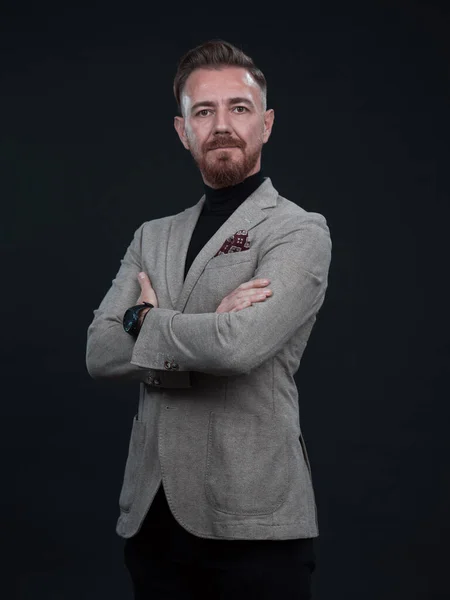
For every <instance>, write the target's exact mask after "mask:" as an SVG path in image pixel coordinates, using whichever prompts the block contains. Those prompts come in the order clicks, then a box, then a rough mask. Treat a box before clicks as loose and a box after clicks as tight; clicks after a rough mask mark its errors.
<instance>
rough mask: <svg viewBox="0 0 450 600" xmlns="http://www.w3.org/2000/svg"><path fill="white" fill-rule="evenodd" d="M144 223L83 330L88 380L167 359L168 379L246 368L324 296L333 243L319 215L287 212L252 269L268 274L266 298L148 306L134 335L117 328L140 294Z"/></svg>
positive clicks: (122, 375) (138, 373)
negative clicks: (213, 306) (240, 303)
mask: <svg viewBox="0 0 450 600" xmlns="http://www.w3.org/2000/svg"><path fill="white" fill-rule="evenodd" d="M143 226H144V224H143V225H141V226H140V227H139V228H138V229H137V230H136V232H135V234H134V238H133V240H132V242H131V244H130V246H129V247H128V249H127V251H126V254H125V256H124V258H123V259H122V260H121V266H120V269H119V271H118V273H117V275H116V277H115V279H114V280H113V282H112V286H111V288H110V289H109V291H108V292H107V294H106V296H105V297H104V298H103V300H102V302H101V304H100V306H99V308H98V309H96V310H95V311H94V320H93V321H92V323H91V325H90V326H89V328H88V334H87V350H86V365H87V369H88V372H89V374H90V375H91V377H93V378H94V379H99V378H107V379H126V380H138V381H139V380H140V381H144V380H145V379H146V378H147V377H148V374H149V373H153V372H155V371H156V372H157V373H161V372H164V369H165V367H164V364H165V362H166V361H173V362H175V363H176V364H177V368H178V371H177V373H172V374H171V375H172V376H174V377H176V376H180V377H182V376H183V372H186V371H200V372H203V373H209V374H212V375H238V374H246V373H249V372H250V371H252V370H253V369H255V368H256V367H258V366H259V365H260V364H262V363H263V362H264V361H266V360H267V359H269V358H271V357H272V356H274V355H275V354H277V353H278V352H279V351H280V349H281V348H282V347H283V345H284V344H285V343H286V342H287V341H288V340H289V338H290V337H291V336H292V335H293V334H294V333H295V331H296V330H297V329H298V328H299V327H301V326H302V325H303V324H304V323H306V322H307V321H308V319H310V318H311V316H312V315H314V314H315V313H317V311H318V310H319V309H320V307H321V305H322V303H323V301H324V297H325V291H326V288H327V285H328V271H329V266H330V262H331V247H332V245H331V238H330V233H329V229H328V226H327V224H326V220H325V218H324V217H323V216H322V215H320V214H318V213H308V214H307V215H306V217H304V218H302V217H297V216H294V217H292V216H291V217H290V218H289V220H288V221H286V222H284V223H283V227H280V228H277V230H276V231H274V232H273V233H272V234H271V236H270V240H268V241H267V242H266V245H265V247H264V248H263V251H262V254H261V257H260V260H259V263H258V267H257V269H256V271H255V273H254V277H255V278H263V277H266V278H268V279H269V280H270V289H271V290H272V296H271V297H270V298H268V299H267V300H266V301H265V302H260V303H257V304H254V305H253V306H250V307H249V308H247V309H245V310H240V311H238V312H225V313H200V314H186V313H182V312H180V311H177V310H170V309H167V308H153V309H152V310H150V311H149V313H148V314H147V316H146V318H145V320H144V322H143V325H142V328H141V331H140V333H139V336H138V338H137V339H136V340H135V339H134V338H132V337H131V336H130V335H128V334H127V333H125V331H124V330H123V327H122V317H123V314H124V312H125V310H126V309H127V308H128V307H129V306H132V305H133V304H135V303H136V299H137V298H138V297H139V294H140V288H139V283H138V280H137V274H138V273H139V271H141V270H142V264H141V257H140V251H139V249H140V248H141V243H140V241H141V236H142V229H143ZM199 284H200V282H199ZM155 291H156V293H158V290H157V289H155ZM155 374H156V373H155ZM167 375H169V374H167ZM175 386H176V384H175Z"/></svg>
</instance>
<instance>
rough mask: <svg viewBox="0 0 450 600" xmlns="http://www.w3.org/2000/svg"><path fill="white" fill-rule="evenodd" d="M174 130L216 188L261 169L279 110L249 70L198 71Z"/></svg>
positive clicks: (189, 83) (205, 178) (187, 88)
mask: <svg viewBox="0 0 450 600" xmlns="http://www.w3.org/2000/svg"><path fill="white" fill-rule="evenodd" d="M181 103H182V114H183V116H182V117H178V116H177V117H175V122H174V125H175V129H176V130H177V133H178V135H179V136H180V140H181V142H182V143H183V145H184V147H185V148H186V149H188V150H190V152H191V154H192V156H193V158H194V160H195V162H196V163H197V165H198V167H199V169H200V172H201V174H202V177H203V181H204V182H205V183H206V184H207V185H209V186H210V187H213V188H220V187H226V186H230V185H236V184H237V183H240V182H241V181H243V180H244V179H245V178H246V177H249V176H250V175H253V174H254V173H257V172H258V171H259V170H260V168H261V151H262V147H263V144H265V143H266V142H267V140H268V139H269V136H270V133H271V131H272V124H273V120H274V112H273V110H272V109H270V110H266V111H264V110H263V108H264V107H263V102H262V97H261V88H260V87H259V85H258V84H257V83H256V81H255V80H254V79H253V78H252V77H251V75H250V74H249V72H248V71H247V70H246V69H243V68H241V67H223V68H222V67H221V68H220V69H219V70H217V69H214V70H210V69H196V70H195V71H193V72H192V73H191V74H190V75H189V77H188V79H187V80H186V83H185V86H184V89H183V92H182V96H181Z"/></svg>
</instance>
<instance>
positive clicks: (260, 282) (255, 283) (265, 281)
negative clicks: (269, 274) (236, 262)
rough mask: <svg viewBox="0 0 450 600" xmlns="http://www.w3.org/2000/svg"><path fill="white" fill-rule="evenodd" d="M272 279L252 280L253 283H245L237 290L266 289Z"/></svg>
mask: <svg viewBox="0 0 450 600" xmlns="http://www.w3.org/2000/svg"><path fill="white" fill-rule="evenodd" d="M269 283H270V279H252V280H251V281H246V282H245V283H241V285H240V286H239V287H238V288H237V289H238V290H249V289H252V288H255V287H264V286H266V285H269Z"/></svg>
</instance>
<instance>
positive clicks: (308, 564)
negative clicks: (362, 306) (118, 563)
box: [86, 41, 331, 600]
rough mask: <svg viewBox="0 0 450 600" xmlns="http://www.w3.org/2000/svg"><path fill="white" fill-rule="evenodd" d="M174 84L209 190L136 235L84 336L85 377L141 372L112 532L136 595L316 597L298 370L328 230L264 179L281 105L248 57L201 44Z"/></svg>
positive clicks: (181, 128) (180, 124)
mask: <svg viewBox="0 0 450 600" xmlns="http://www.w3.org/2000/svg"><path fill="white" fill-rule="evenodd" d="M174 93H175V97H176V99H177V101H178V105H179V108H180V111H181V116H176V117H175V123H174V125H175V129H176V131H177V133H178V135H179V137H180V140H181V142H182V144H183V145H184V147H185V148H186V149H188V150H189V151H190V152H191V154H192V156H193V158H194V160H195V162H196V163H197V165H198V168H199V170H200V173H201V175H202V178H203V184H204V190H205V194H204V195H203V196H202V198H201V199H200V201H199V202H198V203H197V204H195V205H194V206H191V207H190V208H187V209H186V210H184V211H183V212H181V213H179V214H176V215H172V216H169V217H164V218H160V219H154V220H151V221H148V222H145V223H143V224H142V225H141V226H140V227H139V228H138V229H137V230H136V232H135V234H134V238H133V240H132V242H131V244H130V246H129V247H128V249H127V252H126V254H125V257H124V258H123V259H122V261H121V266H120V269H119V271H118V273H117V275H116V278H115V279H114V280H113V282H112V286H111V288H110V289H109V291H108V292H107V294H106V296H105V297H104V299H103V300H102V302H101V304H100V306H99V308H98V309H97V310H95V311H94V320H93V322H92V323H91V325H90V326H89V329H88V340H87V354H86V361H87V368H88V371H89V373H90V375H91V376H92V377H93V378H94V379H102V378H103V379H117V380H134V381H139V382H140V397H139V406H138V412H137V415H136V416H135V417H134V419H133V424H132V431H131V439H130V446H129V453H128V458H127V462H126V466H125V474H124V481H123V486H122V491H121V494H120V498H119V505H120V516H119V519H118V523H117V533H118V534H119V535H120V536H122V537H124V538H126V540H127V541H126V543H125V561H126V565H127V567H128V569H129V571H130V574H131V578H132V582H133V587H134V593H135V598H136V599H144V598H153V599H156V598H183V599H186V598H195V599H198V598H203V597H204V598H208V599H210V600H211V599H214V598H224V599H228V598H230V599H231V598H233V599H235V598H258V599H264V598H267V599H269V598H270V599H274V598H277V600H278V599H280V598H282V599H283V600H289V599H291V598H292V599H293V598H296V599H306V598H310V583H311V573H312V571H313V570H314V568H315V556H314V550H313V539H314V538H315V537H317V536H318V533H319V532H318V525H317V518H316V504H315V497H314V491H313V487H312V480H311V472H310V466H309V462H308V458H307V453H306V448H305V444H304V441H303V438H302V435H301V431H300V420H299V405H298V392H297V388H296V385H295V381H294V379H293V376H294V374H295V372H296V371H297V370H298V367H299V363H300V360H301V357H302V354H303V351H304V349H305V346H306V343H307V341H308V338H309V335H310V333H311V330H312V328H313V325H314V323H315V321H316V317H317V313H318V311H319V309H320V307H321V306H322V303H323V301H324V297H325V291H326V288H327V278H328V270H329V265H330V261H331V240H330V234H329V229H328V227H327V223H326V220H325V218H324V217H323V216H322V215H321V214H319V213H315V212H307V211H305V210H304V209H302V208H301V207H299V206H298V205H297V204H294V203H293V202H290V201H289V200H287V199H285V198H283V197H282V196H280V195H279V194H278V192H277V191H276V189H275V188H274V187H273V185H272V182H271V180H270V179H269V178H268V177H263V175H262V171H261V151H262V147H263V145H264V144H265V143H266V142H267V141H268V139H269V136H270V134H271V130H272V125H273V121H274V111H273V110H272V109H270V110H267V109H266V81H265V78H264V75H263V74H262V72H261V71H260V70H259V69H257V68H256V66H255V65H254V63H253V61H252V59H251V58H249V57H248V56H246V55H245V54H244V53H243V52H242V51H240V50H239V49H237V48H235V47H234V46H232V45H231V44H229V43H226V42H223V41H211V42H207V43H205V44H202V45H201V46H198V47H197V48H194V49H192V50H190V51H189V52H188V53H187V54H186V55H185V56H184V57H183V58H182V59H181V61H180V63H179V66H178V71H177V74H176V77H175V82H174ZM139 275H141V277H142V278H140V277H139ZM269 283H270V288H268V287H267V286H268V285H269Z"/></svg>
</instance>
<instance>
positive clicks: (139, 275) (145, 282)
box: [138, 271, 150, 285]
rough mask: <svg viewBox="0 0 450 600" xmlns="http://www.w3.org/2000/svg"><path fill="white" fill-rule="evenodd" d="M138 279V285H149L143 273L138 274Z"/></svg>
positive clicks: (146, 276) (147, 278)
mask: <svg viewBox="0 0 450 600" xmlns="http://www.w3.org/2000/svg"><path fill="white" fill-rule="evenodd" d="M138 279H139V283H140V284H143V285H146V284H150V279H149V277H148V275H147V274H146V273H144V272H143V271H141V272H140V273H139V274H138Z"/></svg>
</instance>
